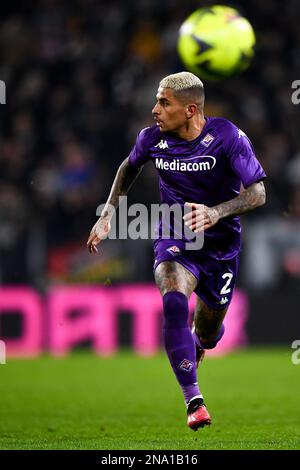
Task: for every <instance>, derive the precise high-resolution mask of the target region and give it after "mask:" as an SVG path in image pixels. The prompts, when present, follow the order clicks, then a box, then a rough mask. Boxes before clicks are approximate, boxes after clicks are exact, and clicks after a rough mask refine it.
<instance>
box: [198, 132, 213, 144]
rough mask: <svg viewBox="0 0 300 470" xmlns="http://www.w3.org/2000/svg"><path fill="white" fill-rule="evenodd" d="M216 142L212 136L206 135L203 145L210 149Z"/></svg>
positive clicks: (202, 141)
mask: <svg viewBox="0 0 300 470" xmlns="http://www.w3.org/2000/svg"><path fill="white" fill-rule="evenodd" d="M214 140H215V137H214V136H213V135H211V134H206V136H205V137H204V139H202V140H201V142H200V143H201V144H203V145H205V147H208V146H209V145H210V144H211V143H212V142H213V141H214Z"/></svg>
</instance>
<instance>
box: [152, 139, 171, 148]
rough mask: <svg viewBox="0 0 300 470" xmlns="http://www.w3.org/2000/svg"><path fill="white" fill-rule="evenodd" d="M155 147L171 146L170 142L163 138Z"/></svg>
mask: <svg viewBox="0 0 300 470" xmlns="http://www.w3.org/2000/svg"><path fill="white" fill-rule="evenodd" d="M154 147H159V148H160V149H168V148H169V146H168V142H167V141H166V140H161V141H160V142H158V144H157V145H155V146H154Z"/></svg>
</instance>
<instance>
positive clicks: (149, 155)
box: [87, 72, 266, 430]
mask: <svg viewBox="0 0 300 470" xmlns="http://www.w3.org/2000/svg"><path fill="white" fill-rule="evenodd" d="M203 107H204V89H203V83H202V82H201V80H200V79H199V78H198V77H196V76H195V75H193V74H192V73H189V72H180V73H176V74H172V75H169V76H167V77H165V78H163V79H162V80H161V82H160V84H159V88H158V92H157V95H156V104H155V106H154V108H153V110H152V114H153V116H154V119H155V121H156V125H154V126H152V127H148V128H146V129H143V130H141V131H140V133H139V134H138V137H137V140H136V143H135V146H134V147H133V149H132V150H131V152H130V154H129V156H128V158H126V159H125V160H124V161H123V163H122V164H121V165H120V167H119V169H118V172H117V174H116V177H115V180H114V182H113V185H112V189H111V192H110V195H109V197H108V200H107V203H106V206H105V208H104V210H103V212H102V215H101V217H100V218H99V220H98V221H97V223H96V224H95V225H94V227H93V228H92V230H91V233H90V237H89V239H88V242H87V246H88V249H89V251H90V252H91V253H93V252H97V251H98V250H97V245H98V243H99V242H100V241H101V240H102V239H104V238H105V237H106V236H107V234H108V232H109V230H110V220H111V217H112V213H111V211H109V210H108V209H107V208H108V207H109V205H111V206H113V207H115V208H116V207H117V205H118V202H119V197H120V196H124V195H126V194H127V193H128V191H129V189H130V188H131V186H132V184H133V182H134V180H135V179H136V178H137V176H138V175H139V174H140V172H141V170H142V168H143V166H144V165H145V164H146V163H147V162H148V161H150V160H151V161H152V162H153V163H154V165H155V166H156V168H157V170H158V173H159V184H160V193H161V199H162V202H164V203H166V204H168V205H169V206H171V205H172V204H174V203H177V204H179V205H180V206H181V207H182V208H186V207H188V208H190V211H189V212H187V211H184V213H185V215H184V217H183V219H184V222H185V224H186V225H187V227H189V228H190V229H191V230H192V231H193V232H195V234H196V233H197V234H199V233H201V232H202V234H204V244H203V247H202V249H199V250H196V251H195V250H189V249H188V247H189V245H188V243H189V242H191V240H190V239H187V238H186V237H185V236H184V235H183V236H182V239H176V238H175V230H174V227H173V230H172V227H171V232H170V238H169V239H164V238H163V237H161V236H159V237H158V238H157V239H156V240H155V241H154V253H155V263H154V275H155V281H156V284H157V286H158V288H159V290H160V292H161V295H162V301H163V312H164V331H163V333H164V345H165V348H166V352H167V355H168V358H169V361H170V364H171V366H172V368H173V371H174V373H175V375H176V378H177V381H178V383H179V385H180V387H181V389H182V392H183V395H184V399H185V403H186V407H187V415H188V419H187V424H188V426H189V427H190V428H191V429H193V430H197V429H198V428H199V427H203V426H205V425H209V424H211V418H210V415H209V413H208V411H207V409H206V407H205V404H204V401H203V395H202V394H201V391H200V389H199V386H198V382H197V370H196V369H197V367H198V365H199V363H200V361H201V360H202V359H203V356H204V352H205V350H206V349H212V348H214V347H215V346H216V345H217V343H218V342H219V341H220V340H221V338H222V336H223V334H224V325H223V319H224V317H225V315H226V312H227V310H228V307H229V305H230V301H231V298H232V293H233V288H234V285H235V281H236V275H237V269H238V257H239V252H240V235H241V226H240V220H239V215H240V214H244V213H245V212H248V211H250V210H253V209H255V208H256V207H258V206H261V205H263V204H264V203H265V189H264V184H263V180H264V178H265V177H266V175H265V173H264V170H263V169H262V167H261V165H260V164H259V162H258V160H257V158H256V156H255V154H254V151H253V148H252V145H251V143H250V141H249V139H248V137H247V136H246V135H245V134H244V132H243V131H241V130H240V129H238V128H237V127H236V126H235V125H234V124H232V123H231V122H230V121H228V120H227V119H223V118H216V117H206V116H204V111H203ZM242 186H243V189H242V190H241V187H242ZM192 292H195V293H196V295H197V304H196V310H195V315H194V327H193V330H192V331H191V330H190V328H189V326H188V300H189V298H190V296H191V294H192Z"/></svg>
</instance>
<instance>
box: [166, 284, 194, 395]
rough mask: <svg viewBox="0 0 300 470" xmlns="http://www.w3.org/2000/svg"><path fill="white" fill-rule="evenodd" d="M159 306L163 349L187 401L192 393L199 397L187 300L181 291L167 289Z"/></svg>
mask: <svg viewBox="0 0 300 470" xmlns="http://www.w3.org/2000/svg"><path fill="white" fill-rule="evenodd" d="M163 306H164V319H165V323H164V344H165V348H166V352H167V355H168V358H169V361H170V363H171V366H172V368H173V371H174V373H175V375H176V378H177V381H178V382H179V385H180V386H181V389H182V392H183V395H184V399H185V402H186V403H188V402H189V401H190V400H191V399H192V398H195V397H196V396H197V397H201V398H202V395H201V392H200V390H199V387H198V383H197V375H196V351H195V343H194V340H193V336H192V333H191V330H190V328H189V327H188V299H187V297H186V296H185V295H184V294H182V293H181V292H168V293H167V294H165V295H164V296H163Z"/></svg>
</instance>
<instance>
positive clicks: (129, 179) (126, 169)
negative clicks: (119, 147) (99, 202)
mask: <svg viewBox="0 0 300 470" xmlns="http://www.w3.org/2000/svg"><path fill="white" fill-rule="evenodd" d="M142 168H143V167H142V166H141V167H135V166H133V165H132V164H130V162H129V157H127V158H125V160H124V161H123V162H122V163H121V165H120V167H119V169H118V171H117V174H116V176H115V179H114V182H113V184H112V187H111V191H110V194H109V197H108V199H107V201H106V204H105V206H104V209H103V211H102V213H101V215H100V218H99V219H98V221H97V222H96V223H95V225H94V227H93V228H92V230H91V233H90V236H89V239H88V241H87V247H88V250H89V252H90V253H96V252H97V251H98V249H97V245H98V244H99V243H100V242H101V240H103V239H104V238H106V237H107V235H108V234H109V231H110V229H111V224H110V222H111V219H112V216H113V213H114V211H115V210H116V208H117V207H118V204H119V198H120V197H121V196H125V195H126V194H127V193H128V191H129V190H130V188H131V186H132V185H133V183H134V181H135V180H136V178H137V177H138V175H139V174H140V172H141V171H142Z"/></svg>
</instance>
